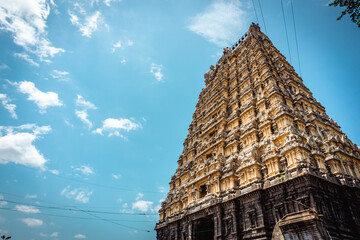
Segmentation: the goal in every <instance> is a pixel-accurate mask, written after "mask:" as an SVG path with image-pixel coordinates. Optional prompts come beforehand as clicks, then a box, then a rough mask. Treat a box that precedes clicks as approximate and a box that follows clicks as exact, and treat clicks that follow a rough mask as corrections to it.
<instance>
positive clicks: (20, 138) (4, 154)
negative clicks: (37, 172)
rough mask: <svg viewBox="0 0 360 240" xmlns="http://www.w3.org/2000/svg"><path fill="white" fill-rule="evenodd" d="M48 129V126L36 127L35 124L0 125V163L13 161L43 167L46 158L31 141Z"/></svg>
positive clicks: (49, 128) (49, 129)
mask: <svg viewBox="0 0 360 240" xmlns="http://www.w3.org/2000/svg"><path fill="white" fill-rule="evenodd" d="M50 131H51V127H50V126H42V127H38V126H37V125H35V124H25V125H21V126H19V127H5V126H0V164H7V163H15V164H21V165H25V166H31V167H38V168H41V169H44V164H45V163H46V159H45V158H44V156H43V155H42V154H41V153H40V152H39V151H38V150H37V149H36V147H35V146H34V145H33V142H34V141H35V140H37V139H39V137H40V135H43V134H47V133H48V132H50Z"/></svg>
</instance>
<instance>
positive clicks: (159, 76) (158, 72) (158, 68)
mask: <svg viewBox="0 0 360 240" xmlns="http://www.w3.org/2000/svg"><path fill="white" fill-rule="evenodd" d="M162 69H163V65H161V64H155V63H152V64H151V68H150V72H151V73H152V74H153V75H154V77H155V78H156V80H157V81H158V82H161V81H162V80H163V78H164V74H163V73H162Z"/></svg>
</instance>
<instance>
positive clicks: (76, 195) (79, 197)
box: [61, 186, 93, 203]
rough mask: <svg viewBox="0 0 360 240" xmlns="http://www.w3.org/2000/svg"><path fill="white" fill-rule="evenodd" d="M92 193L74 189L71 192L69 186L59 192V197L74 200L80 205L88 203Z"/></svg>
mask: <svg viewBox="0 0 360 240" xmlns="http://www.w3.org/2000/svg"><path fill="white" fill-rule="evenodd" d="M92 193H93V192H90V191H88V190H86V189H82V188H74V189H73V190H71V188H70V186H67V187H66V188H64V189H63V190H62V191H61V195H63V196H65V197H66V198H69V199H74V200H76V201H78V202H81V203H88V202H89V198H90V196H91V195H92Z"/></svg>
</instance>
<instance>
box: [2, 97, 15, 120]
mask: <svg viewBox="0 0 360 240" xmlns="http://www.w3.org/2000/svg"><path fill="white" fill-rule="evenodd" d="M0 101H1V104H2V105H3V106H4V108H5V109H6V110H8V112H9V113H10V115H11V117H12V118H14V119H17V115H16V112H15V108H16V105H15V104H11V103H10V102H11V100H10V99H9V98H8V97H7V95H6V94H3V93H0Z"/></svg>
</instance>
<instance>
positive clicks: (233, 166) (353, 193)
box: [155, 23, 360, 240]
mask: <svg viewBox="0 0 360 240" xmlns="http://www.w3.org/2000/svg"><path fill="white" fill-rule="evenodd" d="M205 84H206V87H205V88H204V89H202V91H201V93H200V95H199V101H198V103H197V105H196V110H195V113H194V115H193V120H192V122H191V124H190V127H189V134H188V135H187V137H186V139H185V141H184V150H183V152H182V154H181V155H180V157H179V160H178V161H177V162H178V168H177V170H176V172H175V174H174V175H173V176H172V178H171V181H170V191H169V193H168V195H167V198H166V200H165V201H164V202H163V203H162V205H161V209H160V210H159V214H160V220H159V222H158V223H157V224H156V227H155V229H156V231H157V239H159V240H160V239H174V240H185V239H186V240H189V239H192V240H198V239H202V240H210V239H216V240H220V239H221V240H227V239H272V240H278V239H280V240H281V239H299V240H301V239H332V240H340V239H341V240H344V239H349V240H350V239H352V240H355V239H356V240H359V239H360V181H359V179H360V148H359V147H358V146H357V145H356V144H354V143H352V142H351V141H350V140H349V139H348V138H347V136H346V135H345V133H343V132H342V131H341V129H340V127H339V125H338V124H337V123H336V122H335V121H334V120H332V119H331V118H330V117H329V116H328V115H327V114H326V112H325V108H324V107H323V106H322V105H321V104H320V103H319V102H318V101H316V99H315V98H314V97H313V96H312V93H311V91H310V90H309V89H308V88H307V87H306V86H305V85H304V84H303V81H302V79H301V78H300V77H299V76H298V75H297V74H296V72H295V71H294V68H293V67H292V66H291V65H290V64H289V63H288V62H287V61H286V59H285V57H284V56H283V55H282V54H281V53H280V52H279V50H278V49H276V48H275V47H274V45H273V44H272V42H271V41H270V40H269V38H268V37H267V36H266V35H265V34H264V33H262V32H261V31H260V28H259V26H258V25H256V24H254V23H253V24H252V25H251V26H250V28H249V30H248V32H247V34H245V35H244V37H242V38H241V40H240V41H238V42H237V43H236V44H235V45H234V46H233V47H232V48H226V49H224V54H223V56H222V57H221V58H220V60H219V61H218V63H217V64H216V65H215V66H211V67H210V70H209V71H208V72H207V73H205Z"/></svg>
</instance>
